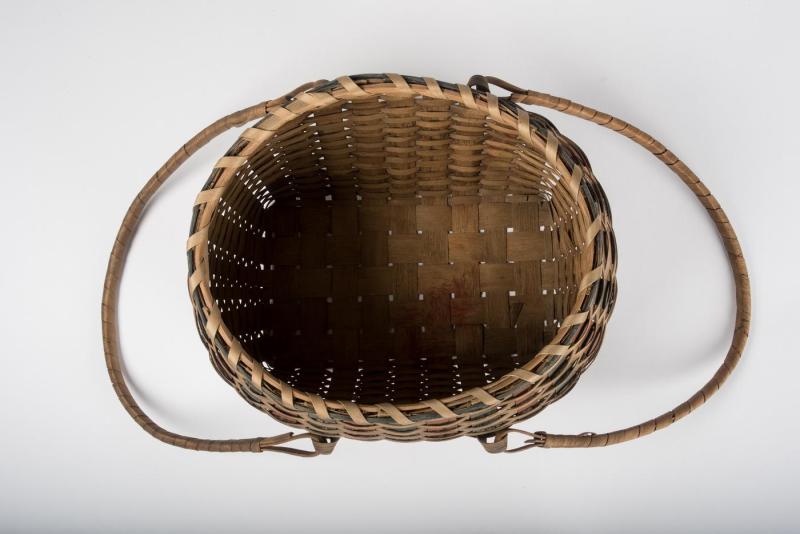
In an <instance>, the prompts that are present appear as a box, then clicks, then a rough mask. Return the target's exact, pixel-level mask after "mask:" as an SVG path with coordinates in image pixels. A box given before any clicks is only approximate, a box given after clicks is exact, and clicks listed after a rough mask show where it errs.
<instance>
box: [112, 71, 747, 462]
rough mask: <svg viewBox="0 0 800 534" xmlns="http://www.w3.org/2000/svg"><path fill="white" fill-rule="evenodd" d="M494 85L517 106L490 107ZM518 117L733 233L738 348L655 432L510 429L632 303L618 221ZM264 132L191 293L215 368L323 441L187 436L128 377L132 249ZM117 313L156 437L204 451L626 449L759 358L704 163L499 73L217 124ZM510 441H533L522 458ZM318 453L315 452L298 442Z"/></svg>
mask: <svg viewBox="0 0 800 534" xmlns="http://www.w3.org/2000/svg"><path fill="white" fill-rule="evenodd" d="M490 83H492V84H495V85H497V86H499V87H501V88H503V89H506V90H508V91H509V92H510V95H509V96H506V97H498V96H496V95H494V94H492V92H491V91H490V90H489V84H490ZM519 104H538V105H544V106H546V107H550V108H553V109H557V110H559V111H564V112H566V113H569V114H572V115H576V116H579V117H582V118H586V119H588V120H591V121H593V122H595V123H597V124H600V125H603V126H606V127H608V128H610V129H612V130H615V131H618V132H620V133H622V134H624V135H626V136H627V137H629V138H631V139H632V140H634V141H636V142H637V143H639V144H640V145H642V146H643V147H645V148H646V149H648V150H649V151H650V152H651V153H653V154H654V155H655V156H656V157H658V158H659V159H661V160H662V161H663V162H664V163H666V164H667V165H668V166H669V167H670V169H672V170H673V171H674V172H675V173H676V174H677V175H678V176H679V177H680V178H681V179H682V180H683V181H684V182H685V183H686V184H687V185H688V186H689V187H690V188H691V189H692V190H693V191H694V192H695V193H696V194H697V196H698V199H699V200H700V202H701V203H702V204H703V205H704V206H705V207H706V208H707V209H708V212H709V214H710V215H711V218H712V219H713V221H714V222H715V224H716V226H717V228H718V229H719V231H720V235H721V236H722V238H723V242H724V245H725V248H726V250H727V251H728V254H729V258H730V261H731V267H732V269H733V273H734V276H735V281H736V291H737V310H738V313H737V317H736V329H735V332H734V338H733V340H732V344H731V350H730V351H729V353H728V355H727V357H726V359H725V362H724V363H723V365H722V366H721V367H720V369H719V370H718V371H717V373H716V374H715V375H714V377H713V378H712V379H711V381H709V382H708V384H706V385H705V386H704V387H703V388H702V389H701V390H700V391H698V392H697V393H696V394H695V395H693V396H692V397H691V398H690V399H689V400H687V401H686V402H684V403H682V404H681V405H679V406H678V407H676V408H675V409H673V410H671V411H669V412H667V413H665V414H663V415H662V416H660V417H658V418H656V419H653V420H650V421H647V422H645V423H642V424H639V425H636V426H633V427H630V428H626V429H623V430H619V431H616V432H610V433H606V434H593V433H583V434H579V435H557V434H547V433H545V432H535V433H531V432H526V431H522V430H517V429H514V428H512V425H514V424H515V423H518V422H520V421H522V420H524V419H526V418H529V417H531V416H532V415H534V414H536V413H538V412H539V411H541V410H542V409H543V408H545V407H546V406H547V405H548V404H550V403H552V402H554V401H556V400H557V399H559V398H560V397H562V396H563V395H564V394H566V393H567V392H568V391H570V389H571V388H572V387H573V386H574V385H575V383H576V382H577V380H578V378H579V377H580V375H581V373H583V371H585V369H586V368H587V367H588V366H589V364H591V362H592V361H593V360H594V358H595V356H596V354H597V352H598V350H599V348H600V344H601V342H602V339H603V333H604V330H605V327H606V324H607V322H608V320H609V318H610V315H611V312H612V310H613V307H614V301H615V297H616V279H615V271H616V246H615V241H614V233H613V229H612V225H611V213H610V209H609V206H608V202H607V200H606V197H605V194H604V193H603V190H602V188H601V187H600V184H599V183H598V181H597V180H596V178H595V177H594V174H593V173H592V169H591V166H590V165H589V162H588V160H587V158H586V156H585V155H584V153H583V151H581V149H580V148H579V147H578V146H576V145H575V144H574V143H573V142H572V141H570V140H569V139H567V138H566V137H564V136H563V135H562V134H561V133H559V131H558V130H557V129H556V128H555V126H553V124H552V123H550V122H549V121H548V120H547V119H545V118H544V117H541V116H539V115H536V114H533V113H529V112H527V111H525V110H524V109H522V108H521V107H520V106H519ZM256 119H258V121H257V122H256V123H255V124H252V125H251V126H250V127H249V128H247V129H245V130H244V131H243V132H242V133H241V135H240V137H239V139H238V140H237V141H236V142H235V143H234V144H233V146H232V147H231V148H230V149H229V150H228V151H227V152H226V154H225V155H224V156H223V157H222V158H221V159H220V160H219V161H218V162H217V164H216V165H215V167H214V170H213V171H212V173H211V177H210V178H209V180H208V181H207V183H206V185H205V187H204V188H203V190H202V191H201V192H200V194H199V195H198V196H197V199H196V201H195V207H194V212H193V218H192V224H191V233H190V237H189V240H188V246H187V249H188V250H187V255H188V264H189V293H190V297H191V301H192V305H193V307H194V315H195V319H196V322H197V326H198V331H199V333H200V336H201V338H202V340H203V343H204V344H205V346H206V347H207V349H208V351H209V354H210V356H211V361H212V363H213V365H214V367H215V369H216V370H217V372H218V373H219V374H220V375H221V376H222V377H223V378H224V379H225V380H226V381H227V382H228V383H229V384H231V385H232V386H233V387H234V388H235V389H236V390H237V391H238V392H239V394H240V395H241V396H242V397H243V398H244V399H245V400H246V401H247V402H248V403H250V404H251V405H252V406H254V407H256V408H258V409H259V410H262V411H264V412H266V413H268V414H270V415H271V416H272V417H274V418H275V419H276V420H278V421H280V422H282V423H284V424H286V425H289V426H292V427H296V428H302V429H304V430H306V431H307V432H306V433H302V434H292V433H287V434H283V435H280V436H274V437H268V438H252V439H244V440H200V439H197V438H190V437H185V436H180V435H177V434H174V433H171V432H168V431H166V430H164V429H162V428H161V427H159V426H158V425H156V424H155V423H154V422H153V421H152V420H151V419H149V418H148V417H147V416H146V415H145V414H144V413H143V412H142V410H141V409H140V408H139V406H138V405H137V404H136V402H135V401H134V399H133V398H132V396H131V394H130V392H129V390H128V387H127V385H126V384H125V381H124V377H123V376H122V373H121V372H120V365H119V347H118V343H117V335H118V334H117V323H116V306H117V293H118V287H119V280H120V277H121V275H122V269H123V265H124V255H125V253H126V251H127V248H128V246H129V243H130V241H131V239H132V237H133V233H134V230H135V227H136V223H137V222H138V220H139V219H140V218H141V216H142V213H143V209H144V206H145V204H146V202H147V201H148V200H149V198H150V197H151V196H152V195H153V194H154V193H155V191H156V190H157V189H158V188H159V187H160V185H161V184H162V183H163V182H164V181H165V180H166V178H167V177H168V176H169V175H170V174H171V173H172V172H173V171H174V170H175V169H176V168H177V167H178V166H179V165H180V164H181V163H182V162H183V161H185V160H186V159H187V158H188V157H189V156H190V155H191V154H192V153H194V152H195V151H196V150H197V149H199V148H200V147H201V146H203V145H204V144H205V143H206V142H207V141H208V140H210V139H211V138H213V137H215V136H216V135H218V134H220V133H222V132H223V131H226V130H227V129H229V128H231V127H234V126H240V125H244V124H246V123H248V122H250V121H253V120H256ZM103 304H104V305H103V326H104V331H103V332H104V340H105V350H106V361H107V365H108V369H109V374H110V376H111V380H112V383H113V384H114V387H115V390H116V392H117V394H118V396H119V397H120V399H121V401H122V403H123V405H124V406H125V407H126V409H127V410H128V412H129V413H130V414H131V415H132V416H133V417H134V418H135V419H136V421H137V422H138V423H139V424H140V425H142V426H143V427H144V428H145V430H147V431H148V432H150V433H151V434H152V435H154V436H155V437H157V438H159V439H161V440H162V441H165V442H168V443H170V444H173V445H177V446H182V447H186V448H191V449H199V450H214V451H253V452H261V451H265V450H272V451H279V452H288V453H292V454H297V455H303V456H314V455H317V454H327V453H330V452H331V451H332V450H333V447H334V445H335V444H336V442H337V440H338V439H339V438H341V437H346V438H351V439H359V440H376V439H390V440H396V441H418V440H430V441H436V440H446V439H452V438H456V437H460V436H473V437H477V438H479V439H480V441H481V443H482V444H483V445H484V447H485V448H486V450H487V451H489V452H503V451H507V452H511V451H519V450H524V449H527V448H529V447H535V446H542V447H589V446H605V445H610V444H613V443H619V442H623V441H627V440H630V439H633V438H636V437H640V436H642V435H645V434H649V433H651V432H653V431H655V430H658V429H660V428H663V427H665V426H668V425H669V424H671V423H672V422H674V421H676V420H677V419H680V418H681V417H683V416H685V415H687V414H688V413H689V412H691V411H692V410H693V409H694V408H696V407H698V406H699V405H700V404H702V403H703V402H705V400H706V399H707V398H708V397H710V396H711V395H712V394H713V393H714V392H715V391H716V389H718V387H719V386H720V385H721V384H722V382H723V381H724V380H725V379H726V378H727V376H728V375H729V373H730V372H731V370H732V369H733V367H734V366H735V364H736V363H737V361H738V359H739V358H740V355H741V351H742V349H743V347H744V343H745V341H746V337H747V330H748V326H749V285H748V280H747V271H746V267H745V264H744V260H743V258H742V254H741V250H740V247H739V244H738V241H737V239H736V235H735V233H734V232H733V229H732V227H731V225H730V223H729V221H728V220H727V218H726V217H725V215H724V213H723V212H722V210H721V208H720V207H719V205H718V204H717V203H716V201H715V200H714V198H713V196H711V194H710V193H709V192H708V190H707V189H706V188H705V187H704V186H703V184H702V183H701V182H700V181H699V180H698V179H697V177H696V176H695V175H694V174H693V173H692V172H691V171H690V170H689V169H688V167H686V166H685V165H684V164H683V163H682V162H680V161H679V160H678V159H677V158H676V157H675V156H674V155H673V154H672V153H671V152H669V151H668V150H667V149H666V148H665V147H664V146H663V145H661V144H660V143H658V142H657V141H655V140H654V139H653V138H651V137H650V136H648V135H647V134H645V133H643V132H641V131H640V130H638V129H636V128H635V127H633V126H631V125H629V124H628V123H625V122H623V121H621V120H619V119H616V118H613V117H611V116H609V115H606V114H603V113H600V112H597V111H595V110H592V109H590V108H586V107H584V106H581V105H578V104H574V103H572V102H570V101H567V100H563V99H559V98H555V97H551V96H549V95H544V94H541V93H535V92H532V91H525V90H522V89H520V88H518V87H515V86H513V85H510V84H508V83H506V82H503V81H501V80H497V79H495V78H485V77H482V76H476V77H473V79H472V80H470V84H468V85H455V84H449V83H444V82H440V81H436V80H433V79H430V78H417V77H413V76H400V75H396V74H369V75H359V76H350V77H340V78H337V79H336V80H335V81H332V82H328V81H324V80H322V81H318V82H314V83H310V84H306V85H304V86H301V87H299V88H298V89H296V90H295V91H292V92H291V93H289V94H287V95H286V96H284V97H281V98H278V99H276V100H272V101H268V102H264V103H261V104H258V105H256V106H253V107H250V108H247V109H244V110H242V111H239V112H237V113H234V114H232V115H230V116H228V117H225V118H223V119H221V120H219V121H217V122H216V123H214V124H212V125H211V126H209V127H208V128H206V129H205V130H203V131H202V132H201V133H199V134H198V135H197V136H195V137H194V138H193V139H192V140H191V141H190V142H189V143H187V144H186V145H184V147H182V149H181V150H179V151H178V152H177V153H176V154H175V156H173V158H171V159H170V161H168V162H167V163H166V164H165V165H164V167H162V169H160V170H159V172H158V173H156V175H155V176H154V177H153V178H152V179H151V180H150V182H148V184H147V185H146V186H145V188H144V189H143V190H142V192H141V193H140V195H139V196H137V198H136V200H135V201H134V203H133V205H132V206H131V208H130V210H129V212H128V214H127V216H126V218H125V221H123V224H122V227H121V228H120V233H119V235H118V238H117V241H116V243H115V246H114V250H113V251H112V254H111V259H110V261H109V269H108V272H107V277H106V285H105V293H104V300H103ZM509 432H520V433H522V434H525V435H526V437H527V439H526V441H525V443H524V444H522V445H521V446H518V447H516V448H513V449H509V448H508V434H509ZM299 438H310V440H311V443H312V445H313V450H302V449H295V448H289V447H285V446H282V444H284V443H286V442H289V441H292V440H296V439H299Z"/></svg>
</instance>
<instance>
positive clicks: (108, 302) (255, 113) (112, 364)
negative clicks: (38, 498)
mask: <svg viewBox="0 0 800 534" xmlns="http://www.w3.org/2000/svg"><path fill="white" fill-rule="evenodd" d="M318 83H321V82H313V83H309V84H305V85H303V86H300V87H298V88H297V89H295V90H294V91H292V92H291V93H288V94H287V95H284V96H282V97H280V98H277V99H275V100H270V101H266V102H262V103H260V104H256V105H255V106H251V107H249V108H245V109H242V110H240V111H237V112H235V113H232V114H230V115H227V116H225V117H223V118H221V119H219V120H217V121H216V122H214V123H212V124H211V125H210V126H208V127H207V128H205V129H204V130H202V131H200V133H198V134H197V135H195V136H194V137H192V138H191V139H190V140H189V142H188V143H186V144H185V145H183V146H182V147H181V148H180V149H178V151H177V152H176V153H175V154H173V156H172V157H171V158H170V159H169V160H167V162H166V163H165V164H164V165H163V166H162V167H161V168H160V169H159V170H158V171H157V172H156V173H155V174H154V175H153V176H152V177H151V178H150V180H148V182H147V183H146V184H145V185H144V187H143V188H142V189H141V191H139V194H137V195H136V198H135V199H134V200H133V202H132V203H131V205H130V207H129V208H128V211H127V213H126V214H125V218H124V219H123V220H122V224H121V225H120V228H119V231H118V232H117V238H116V240H115V241H114V247H113V248H112V250H111V256H110V257H109V259H108V269H107V271H106V278H105V284H104V286H103V305H102V319H103V348H104V350H105V358H106V367H107V368H108V375H109V377H111V384H112V385H113V386H114V391H115V392H116V394H117V397H118V398H119V400H120V402H121V403H122V405H123V406H124V407H125V410H127V412H128V414H130V416H131V417H132V418H133V420H134V421H136V423H137V424H138V425H139V426H141V427H142V428H143V429H144V430H146V431H147V432H148V433H149V434H150V435H151V436H153V437H154V438H156V439H159V440H161V441H163V442H164V443H169V444H170V445H174V446H176V447H183V448H185V449H192V450H198V451H214V452H234V451H241V452H264V451H273V452H282V453H286V454H293V455H295V456H306V457H310V456H317V455H320V454H330V453H331V452H332V451H333V448H334V446H335V445H336V442H337V439H335V438H325V437H322V436H317V435H314V434H309V433H303V434H293V433H291V432H288V433H286V434H281V435H278V436H272V437H258V438H250V439H230V440H208V439H199V438H193V437H188V436H182V435H180V434H175V433H174V432H170V431H168V430H165V429H164V428H162V427H161V426H159V425H158V424H156V423H155V422H154V421H153V420H152V419H150V417H148V416H147V415H146V414H145V413H144V412H143V411H142V409H141V408H140V407H139V405H138V404H137V403H136V401H135V400H134V398H133V396H132V395H131V392H130V390H129V389H128V385H127V384H126V383H125V376H124V374H123V372H122V367H121V364H120V347H119V326H118V322H117V304H118V300H119V284H120V280H121V278H122V273H123V270H124V267H125V258H126V256H127V253H128V250H129V248H130V244H131V241H132V240H133V236H134V235H135V234H136V230H137V227H138V224H139V221H140V220H141V219H142V216H143V215H144V212H145V208H146V206H147V203H148V202H149V201H150V199H151V198H152V197H153V195H155V193H156V192H157V191H158V190H159V188H160V187H161V186H162V185H163V184H164V182H165V181H166V180H167V178H169V177H170V175H172V173H173V172H175V170H176V169H177V168H178V167H179V166H180V165H181V164H182V163H183V162H185V161H186V160H187V159H189V157H190V156H191V155H192V154H194V153H195V152H197V150H199V149H200V148H201V147H202V146H204V145H205V144H206V143H208V142H209V141H210V140H211V139H213V138H215V137H216V136H218V135H219V134H221V133H223V132H225V131H227V130H229V129H231V128H234V127H237V126H242V125H243V124H245V123H247V122H249V121H251V120H254V119H257V118H259V117H263V116H265V115H266V114H267V113H268V112H269V111H270V110H271V109H272V108H273V107H275V106H279V105H282V104H284V103H286V101H287V100H288V99H289V98H290V97H291V96H292V95H294V94H296V93H298V92H300V91H303V90H305V89H307V88H309V87H312V86H314V85H316V84H318ZM303 438H309V439H310V440H311V443H312V445H313V447H314V449H313V450H310V451H309V450H302V449H295V448H291V447H283V446H281V445H282V444H284V443H288V442H290V441H294V440H298V439H303Z"/></svg>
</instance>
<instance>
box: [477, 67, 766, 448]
mask: <svg viewBox="0 0 800 534" xmlns="http://www.w3.org/2000/svg"><path fill="white" fill-rule="evenodd" d="M490 84H491V85H495V86H497V87H500V88H502V89H505V90H506V91H509V92H510V93H511V94H510V95H509V96H508V97H507V98H509V99H510V100H512V101H513V102H516V103H518V104H532V105H536V106H543V107H546V108H550V109H554V110H556V111H560V112H562V113H566V114H568V115H573V116H575V117H580V118H582V119H586V120H588V121H591V122H593V123H595V124H598V125H600V126H604V127H606V128H608V129H610V130H613V131H615V132H617V133H619V134H621V135H624V136H625V137H627V138H629V139H631V140H632V141H634V142H635V143H637V144H639V145H640V146H642V147H643V148H644V149H646V150H647V151H648V152H650V153H651V154H653V155H654V156H655V157H657V158H658V159H659V160H661V161H662V162H663V163H664V164H665V165H666V166H667V167H669V169H670V170H671V171H672V172H674V173H675V174H676V175H677V176H678V178H680V179H681V180H682V181H683V183H685V184H686V186H687V187H688V188H689V189H691V190H692V192H694V194H695V195H696V196H697V200H698V201H699V202H700V203H701V204H702V205H703V206H704V207H705V208H706V210H707V211H708V215H709V216H710V217H711V220H712V221H713V222H714V225H715V226H716V227H717V231H718V232H719V235H720V237H721V238H722V242H723V244H724V246H725V250H726V251H727V253H728V261H729V262H730V266H731V271H732V272H733V278H734V282H735V285H736V326H735V329H734V332H733V339H732V340H731V346H730V349H728V354H727V355H726V356H725V360H724V361H723V362H722V365H721V366H720V367H719V369H717V371H716V372H715V373H714V376H712V377H711V380H709V381H708V382H707V383H706V384H705V385H704V386H703V387H702V388H700V390H698V391H697V393H695V394H694V395H692V396H691V397H689V399H687V400H686V401H684V402H682V403H681V404H679V405H678V406H676V407H675V408H673V409H672V410H670V411H668V412H666V413H664V414H662V415H660V416H658V417H656V418H654V419H650V420H649V421H645V422H643V423H640V424H638V425H635V426H631V427H628V428H624V429H622V430H616V431H613V432H607V433H604V434H595V433H592V432H586V433H583V434H575V435H571V434H548V433H546V432H526V431H523V430H517V429H508V430H505V431H501V432H498V433H497V434H496V435H495V436H494V440H493V441H489V439H488V437H484V438H481V443H483V445H484V448H486V450H487V451H488V452H492V453H497V452H518V451H521V450H525V449H528V448H531V447H547V448H558V447H605V446H607V445H614V444H617V443H622V442H624V441H630V440H632V439H636V438H640V437H642V436H646V435H648V434H652V433H653V432H655V431H656V430H661V429H663V428H666V427H668V426H669V425H671V424H672V423H674V422H675V421H678V420H679V419H682V418H683V417H686V416H687V415H689V414H690V413H692V412H693V411H694V410H696V409H697V408H699V407H700V406H701V405H703V403H705V402H706V401H707V400H708V399H709V398H710V397H711V396H712V395H713V394H714V393H716V392H717V390H718V389H719V388H720V386H722V384H723V383H724V382H725V380H727V378H728V377H729V376H730V374H731V372H732V371H733V368H734V367H736V364H737V363H739V359H740V358H741V356H742V351H743V350H744V347H745V344H746V343H747V336H748V332H749V330H750V279H749V278H748V275H747V266H746V264H745V261H744V256H743V255H742V248H741V246H740V245H739V240H738V238H737V237H736V232H734V230H733V226H731V223H730V221H729V220H728V217H727V216H726V215H725V212H724V211H723V210H722V208H721V207H720V205H719V203H718V202H717V200H716V199H715V198H714V196H713V195H712V194H711V192H710V191H709V190H708V189H707V188H706V186H705V185H704V184H703V182H701V181H700V179H699V178H698V177H697V176H696V175H695V174H694V172H692V170H691V169H690V168H689V167H687V166H686V164H685V163H683V162H682V161H681V160H680V159H678V157H677V156H675V154H673V153H672V152H670V151H669V150H668V149H667V148H666V147H665V146H664V145H662V144H661V143H660V142H659V141H657V140H656V139H654V138H653V137H652V136H650V135H648V134H647V133H645V132H643V131H642V130H640V129H638V128H636V127H635V126H632V125H631V124H629V123H627V122H625V121H623V120H621V119H618V118H616V117H613V116H611V115H608V114H606V113H603V112H600V111H597V110H595V109H592V108H590V107H587V106H584V105H582V104H578V103H576V102H572V101H570V100H566V99H564V98H559V97H556V96H551V95H548V94H545V93H539V92H536V91H528V90H525V89H522V88H520V87H517V86H515V85H512V84H510V83H508V82H506V81H504V80H501V79H498V78H494V77H491V76H488V77H485V76H473V77H472V78H471V79H470V81H469V85H471V86H475V87H476V88H477V89H479V90H482V91H485V92H489V85H490ZM509 432H516V433H521V434H525V435H527V436H529V437H530V439H528V440H527V441H525V443H526V444H525V445H523V446H521V447H517V448H516V449H511V450H509V449H508V443H507V442H508V433H509Z"/></svg>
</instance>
